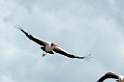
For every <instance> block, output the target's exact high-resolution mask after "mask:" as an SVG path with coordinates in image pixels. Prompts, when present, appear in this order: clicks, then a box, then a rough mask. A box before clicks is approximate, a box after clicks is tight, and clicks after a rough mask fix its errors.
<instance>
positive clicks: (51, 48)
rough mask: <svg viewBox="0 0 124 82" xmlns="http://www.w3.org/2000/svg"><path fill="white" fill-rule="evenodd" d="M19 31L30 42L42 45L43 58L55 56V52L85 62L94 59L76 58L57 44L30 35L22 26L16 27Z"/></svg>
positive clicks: (88, 57)
mask: <svg viewBox="0 0 124 82" xmlns="http://www.w3.org/2000/svg"><path fill="white" fill-rule="evenodd" d="M15 27H16V28H17V29H19V30H20V31H22V32H23V33H24V34H25V35H26V36H27V37H28V38H29V39H30V40H32V41H34V42H36V43H37V44H39V45H41V49H42V50H43V51H44V53H43V54H42V56H43V57H44V56H46V55H47V53H49V54H54V52H56V53H58V54H61V55H64V56H66V57H69V58H77V59H85V60H89V59H90V58H92V57H91V56H90V55H91V54H88V55H85V56H83V57H79V56H75V55H73V54H71V53H69V52H67V51H65V50H64V49H62V48H61V47H59V46H58V45H57V44H55V43H53V42H48V41H45V40H43V39H39V38H37V37H35V36H33V35H31V34H29V33H27V32H26V31H24V30H23V29H22V28H21V27H20V26H15Z"/></svg>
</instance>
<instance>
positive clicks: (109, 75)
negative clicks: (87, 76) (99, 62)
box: [97, 72, 119, 82]
mask: <svg viewBox="0 0 124 82" xmlns="http://www.w3.org/2000/svg"><path fill="white" fill-rule="evenodd" d="M108 78H113V79H118V78H119V76H118V75H117V74H115V73H113V72H107V73H106V74H105V75H103V76H102V77H101V78H100V79H99V80H98V81H97V82H103V81H104V80H105V79H108Z"/></svg>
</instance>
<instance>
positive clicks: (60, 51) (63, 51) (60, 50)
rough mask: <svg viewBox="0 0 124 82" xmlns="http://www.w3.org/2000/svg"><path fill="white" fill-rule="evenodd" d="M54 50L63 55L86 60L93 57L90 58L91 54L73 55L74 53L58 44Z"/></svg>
mask: <svg viewBox="0 0 124 82" xmlns="http://www.w3.org/2000/svg"><path fill="white" fill-rule="evenodd" d="M53 51H55V52H56V53H59V54H61V55H64V56H67V57H69V58H77V59H86V60H88V59H90V58H91V57H90V58H88V57H89V56H90V55H91V54H89V55H86V56H84V57H79V56H75V55H73V54H71V53H69V52H67V51H65V50H64V49H62V48H60V47H58V46H55V47H54V49H53Z"/></svg>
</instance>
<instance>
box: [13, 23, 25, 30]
mask: <svg viewBox="0 0 124 82" xmlns="http://www.w3.org/2000/svg"><path fill="white" fill-rule="evenodd" d="M14 27H15V28H17V29H19V30H21V31H23V29H22V28H21V25H20V24H17V25H14Z"/></svg>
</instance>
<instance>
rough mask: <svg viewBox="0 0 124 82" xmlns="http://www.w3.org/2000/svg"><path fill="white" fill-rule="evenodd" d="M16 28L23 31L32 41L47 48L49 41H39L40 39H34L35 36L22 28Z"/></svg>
mask: <svg viewBox="0 0 124 82" xmlns="http://www.w3.org/2000/svg"><path fill="white" fill-rule="evenodd" d="M16 28H18V29H19V30H21V31H22V32H23V33H24V34H25V35H26V36H27V37H28V38H29V39H30V40H32V41H34V42H36V43H38V44H39V45H42V46H45V45H47V44H48V42H47V41H45V40H42V39H38V38H36V37H34V36H32V35H30V34H28V33H27V32H25V31H24V30H23V29H22V28H20V27H16Z"/></svg>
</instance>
